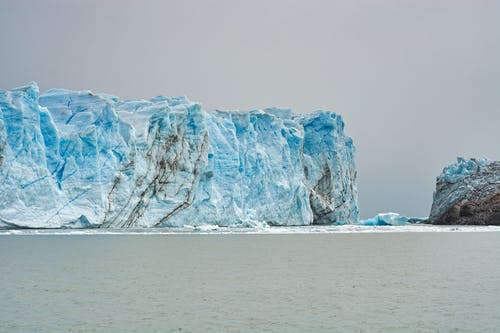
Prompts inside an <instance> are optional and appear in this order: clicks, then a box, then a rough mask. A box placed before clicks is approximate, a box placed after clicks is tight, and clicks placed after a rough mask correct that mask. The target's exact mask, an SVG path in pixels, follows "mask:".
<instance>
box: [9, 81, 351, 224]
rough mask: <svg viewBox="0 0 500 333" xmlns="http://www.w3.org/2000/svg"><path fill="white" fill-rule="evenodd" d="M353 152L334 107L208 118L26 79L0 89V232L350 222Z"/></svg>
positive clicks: (158, 102)
mask: <svg viewBox="0 0 500 333" xmlns="http://www.w3.org/2000/svg"><path fill="white" fill-rule="evenodd" d="M353 154H354V146H353V143H352V140H351V139H350V138H349V137H347V136H346V135H345V134H344V123H343V121H342V119H341V117H340V116H338V115H336V114H334V113H331V112H324V111H317V112H314V113H311V114H305V115H293V114H292V112H291V111H290V110H287V109H277V108H271V109H265V110H254V111H248V112H244V111H210V112H207V111H205V110H203V109H202V107H201V106H200V104H197V103H193V102H190V101H189V100H187V99H186V98H184V97H175V98H170V97H163V96H159V97H155V98H153V99H151V100H135V101H123V100H120V99H118V98H116V97H114V96H110V95H105V94H93V93H92V92H89V91H69V90H62V89H52V90H49V91H47V92H46V93H44V94H41V95H40V94H39V89H38V86H37V85H36V84H35V83H30V84H28V85H27V86H25V87H20V88H16V89H13V90H11V91H0V226H1V227H43V228H49V227H50V228H59V227H106V228H121V227H123V228H132V227H161V226H182V225H202V224H217V225H220V226H229V225H238V226H254V225H258V224H261V223H267V224H271V225H309V224H329V223H334V222H337V221H343V222H348V223H349V222H355V221H357V220H358V207H357V190H356V170H355V165H354V157H353Z"/></svg>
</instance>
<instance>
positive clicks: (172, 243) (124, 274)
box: [0, 226, 500, 332]
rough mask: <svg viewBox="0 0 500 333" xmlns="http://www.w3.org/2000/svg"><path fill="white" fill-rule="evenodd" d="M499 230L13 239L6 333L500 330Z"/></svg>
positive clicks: (1, 322) (4, 297) (46, 234)
mask: <svg viewBox="0 0 500 333" xmlns="http://www.w3.org/2000/svg"><path fill="white" fill-rule="evenodd" d="M369 230H371V232H370V231H369ZM498 230H499V229H498V228H494V227H489V228H488V227H485V228H480V227H472V228H463V227H443V228H435V227H429V228H427V227H424V226H422V227H416V226H415V227H413V229H411V228H409V227H408V228H385V227H380V228H373V227H371V229H369V228H361V229H356V228H353V227H351V228H348V227H341V228H338V227H337V228H330V229H329V228H328V227H311V228H305V229H304V228H287V229H281V228H277V229H274V228H269V229H268V230H249V229H243V230H240V231H237V230H232V229H231V230H230V229H223V230H218V229H217V228H209V227H206V228H201V229H198V230H187V231H186V230H184V231H180V230H178V229H175V230H165V229H163V230H149V231H144V230H142V231H141V230H135V231H125V232H123V231H105V232H103V231H102V230H100V231H99V230H97V231H96V230H81V231H60V230H52V231H50V230H45V231H38V230H28V231H2V232H0V251H1V255H0V332H499V331H500V315H499V314H500V232H498ZM411 231H420V232H411ZM488 231H493V232H488Z"/></svg>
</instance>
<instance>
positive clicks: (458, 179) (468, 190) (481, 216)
mask: <svg viewBox="0 0 500 333" xmlns="http://www.w3.org/2000/svg"><path fill="white" fill-rule="evenodd" d="M429 222H430V223H432V224H448V225H449V224H454V225H467V224H470V225H500V161H489V160H486V159H479V160H476V159H470V160H465V159H463V158H458V159H457V162H456V163H454V164H451V165H449V166H447V167H446V168H444V170H443V173H442V174H441V175H440V176H439V177H438V178H437V181H436V191H435V192H434V200H433V203H432V209H431V214H430V216H429Z"/></svg>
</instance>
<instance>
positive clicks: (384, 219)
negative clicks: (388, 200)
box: [358, 212, 427, 226]
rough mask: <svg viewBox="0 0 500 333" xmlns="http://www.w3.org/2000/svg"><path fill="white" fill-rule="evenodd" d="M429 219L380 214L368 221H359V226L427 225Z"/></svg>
mask: <svg viewBox="0 0 500 333" xmlns="http://www.w3.org/2000/svg"><path fill="white" fill-rule="evenodd" d="M426 221H427V218H425V217H407V216H402V215H400V214H398V213H392V212H391V213H379V214H377V215H375V216H374V217H371V218H369V219H366V220H361V221H359V223H358V224H359V225H363V226H387V225H392V226H398V225H405V224H410V223H425V222H426Z"/></svg>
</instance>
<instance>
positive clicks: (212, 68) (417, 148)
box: [0, 0, 500, 217]
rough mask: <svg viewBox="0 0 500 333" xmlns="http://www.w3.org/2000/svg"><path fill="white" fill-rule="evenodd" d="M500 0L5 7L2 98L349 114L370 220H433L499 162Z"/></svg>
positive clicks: (1, 8)
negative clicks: (460, 181)
mask: <svg viewBox="0 0 500 333" xmlns="http://www.w3.org/2000/svg"><path fill="white" fill-rule="evenodd" d="M499 15H500V1H493V0H491V1H481V0H474V1H472V0H470V1H466V0H449V1H440V0H418V1H417V0H411V1H410V0H398V1H396V0H394V1H374V0H365V1H356V0H346V1H332V0H325V1H315V0H307V1H306V0H303V1H285V0H249V1H237V0H227V1H223V0H215V1H210V0H203V1H202V0H200V1H187V0H179V1H133V2H132V1H124V0H116V1H111V0H110V1H104V0H98V1H97V0H85V1H71V0H60V1H53V0H44V1H40V0H33V1H20V0H12V1H10V0H0V40H1V44H0V45H1V46H0V89H10V88H13V87H15V86H19V85H23V84H25V83H26V82H28V81H33V80H34V81H37V82H38V83H39V85H40V87H41V90H46V89H49V88H53V87H59V88H62V87H64V88H69V89H90V90H92V91H94V92H106V93H111V94H115V95H118V96H120V97H122V98H150V97H153V96H155V95H158V94H163V95H187V96H188V97H189V98H190V99H191V100H194V101H198V102H201V103H202V104H203V105H204V107H205V108H206V109H213V108H219V109H235V108H241V109H254V108H263V107H268V106H281V107H291V108H292V109H293V110H294V112H296V113H304V112H311V111H313V110H316V109H325V110H332V111H335V112H337V113H339V114H341V115H342V116H343V117H344V120H345V121H346V131H347V133H348V134H349V135H350V136H352V137H353V139H354V142H355V144H356V146H357V148H358V153H357V158H356V160H357V166H358V177H359V178H358V186H359V199H360V210H361V216H362V217H368V216H371V215H374V214H375V213H377V212H385V211H397V212H400V213H402V214H407V215H413V216H427V215H428V213H429V210H430V205H431V201H432V192H433V190H434V185H435V177H436V176H437V175H438V174H439V173H440V171H441V169H442V168H443V167H444V166H445V165H446V164H448V163H450V162H453V161H454V159H455V157H456V156H465V157H482V156H486V157H490V158H492V159H500V18H499Z"/></svg>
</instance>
